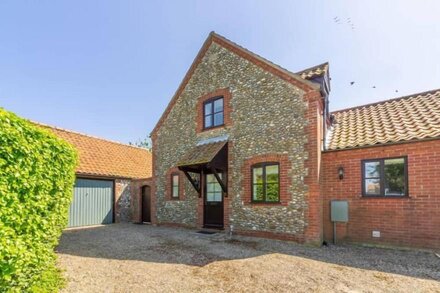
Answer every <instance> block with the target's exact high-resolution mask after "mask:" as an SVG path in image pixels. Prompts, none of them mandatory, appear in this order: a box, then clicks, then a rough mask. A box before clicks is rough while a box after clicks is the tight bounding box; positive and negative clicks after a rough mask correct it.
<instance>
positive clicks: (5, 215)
mask: <svg viewBox="0 0 440 293" xmlns="http://www.w3.org/2000/svg"><path fill="white" fill-rule="evenodd" d="M76 163H77V155H76V151H75V150H74V149H73V147H72V146H70V145H69V144H68V143H66V142H64V141H62V140H60V139H58V138H57V137H56V136H55V135H54V134H52V133H51V132H49V130H45V129H42V128H40V127H38V126H36V125H34V124H32V123H31V122H29V121H27V120H25V119H22V118H19V117H17V116H16V115H15V114H13V113H10V112H7V111H5V110H4V109H2V108H0V291H1V292H23V291H34V292H53V291H57V289H58V288H57V287H59V286H60V284H62V282H63V279H62V277H61V274H60V271H59V269H57V268H56V255H55V253H54V248H55V246H56V245H57V244H58V239H59V237H60V235H61V232H62V230H63V228H64V227H65V226H66V225H67V213H68V208H69V204H70V201H71V198H72V194H73V184H74V180H75V173H74V169H75V166H76Z"/></svg>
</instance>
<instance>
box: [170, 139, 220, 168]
mask: <svg viewBox="0 0 440 293" xmlns="http://www.w3.org/2000/svg"><path fill="white" fill-rule="evenodd" d="M227 143H228V142H227V141H219V142H213V143H207V144H202V145H197V146H195V147H194V148H193V149H191V150H190V151H189V152H188V153H186V154H185V155H184V156H183V157H182V158H181V159H180V161H179V162H178V163H177V166H178V167H183V166H192V165H200V164H207V163H209V162H211V161H212V160H213V159H214V157H215V156H216V155H217V154H218V153H219V152H220V151H221V149H222V148H223V147H224V146H225V145H226V144H227Z"/></svg>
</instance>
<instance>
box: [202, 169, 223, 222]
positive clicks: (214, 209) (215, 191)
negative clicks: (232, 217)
mask: <svg viewBox="0 0 440 293" xmlns="http://www.w3.org/2000/svg"><path fill="white" fill-rule="evenodd" d="M219 175H220V176H221V174H219ZM204 191H205V192H204V226H205V227H206V228H223V191H222V188H221V186H220V184H219V183H218V181H217V179H216V178H215V176H214V175H213V174H206V175H205V188H204Z"/></svg>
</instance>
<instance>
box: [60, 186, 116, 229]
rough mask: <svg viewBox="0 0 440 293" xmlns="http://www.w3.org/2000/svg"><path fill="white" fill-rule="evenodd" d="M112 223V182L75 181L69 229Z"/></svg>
mask: <svg viewBox="0 0 440 293" xmlns="http://www.w3.org/2000/svg"><path fill="white" fill-rule="evenodd" d="M112 222H113V181H108V180H92V179H76V182H75V188H74V195H73V201H72V204H71V205H70V209H69V224H68V226H69V227H78V226H90V225H98V224H110V223H112Z"/></svg>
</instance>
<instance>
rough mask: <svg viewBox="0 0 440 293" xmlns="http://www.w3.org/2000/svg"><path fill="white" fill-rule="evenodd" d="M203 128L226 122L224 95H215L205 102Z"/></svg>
mask: <svg viewBox="0 0 440 293" xmlns="http://www.w3.org/2000/svg"><path fill="white" fill-rule="evenodd" d="M203 117H204V120H203V128H204V129H207V128H213V127H217V126H222V125H223V124H224V107H223V97H215V98H212V99H209V100H207V101H206V102H204V103H203Z"/></svg>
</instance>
